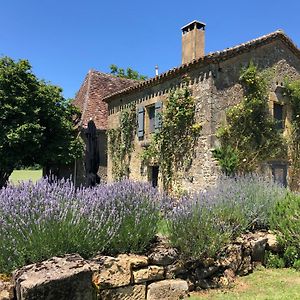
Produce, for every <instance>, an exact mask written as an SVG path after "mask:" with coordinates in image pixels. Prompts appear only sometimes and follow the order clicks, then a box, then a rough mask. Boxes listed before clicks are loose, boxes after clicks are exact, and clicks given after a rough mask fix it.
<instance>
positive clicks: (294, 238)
mask: <svg viewBox="0 0 300 300" xmlns="http://www.w3.org/2000/svg"><path fill="white" fill-rule="evenodd" d="M271 227H272V229H273V230H276V231H277V238H278V242H279V244H280V246H281V247H282V248H283V249H284V254H283V259H284V261H285V264H286V266H293V264H294V262H295V261H297V260H298V259H299V257H300V195H296V194H292V193H289V194H288V195H287V196H286V197H285V198H284V200H283V201H279V202H278V203H277V204H276V206H275V208H274V210H273V213H272V215H271Z"/></svg>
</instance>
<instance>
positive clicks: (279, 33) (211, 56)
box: [103, 29, 300, 102]
mask: <svg viewBox="0 0 300 300" xmlns="http://www.w3.org/2000/svg"><path fill="white" fill-rule="evenodd" d="M275 38H280V39H282V41H284V42H285V43H286V44H287V45H288V46H289V47H290V48H291V49H292V50H293V51H294V52H296V54H297V55H299V57H300V50H299V49H298V47H297V46H296V45H295V44H294V42H293V41H292V40H291V39H290V38H289V37H288V36H287V35H286V34H285V32H284V31H283V30H282V29H278V30H276V31H273V32H271V33H268V34H265V35H262V36H260V37H258V38H255V39H251V40H249V41H247V42H245V43H241V44H238V45H235V46H233V47H229V48H225V49H224V50H220V51H215V52H210V53H208V54H206V55H205V56H203V57H200V58H198V59H194V60H192V61H190V62H188V63H185V64H182V65H180V66H178V67H174V68H172V69H169V70H168V71H166V72H164V73H162V74H160V75H158V76H155V77H152V78H149V79H147V80H145V81H143V82H139V83H138V84H136V85H133V86H130V87H127V88H125V89H123V90H120V91H118V92H114V93H112V94H110V95H108V96H106V97H104V98H103V101H106V102H107V100H108V99H110V98H113V97H114V96H117V95H122V94H126V93H130V92H131V91H134V90H137V89H139V88H142V87H144V86H150V85H151V84H153V83H155V82H159V81H160V80H163V79H165V78H169V77H170V76H172V75H174V74H177V73H179V72H181V71H183V70H185V69H187V68H189V67H191V66H194V65H197V64H201V63H204V62H206V61H207V62H208V63H209V62H211V61H213V60H215V59H226V58H227V57H230V55H233V54H236V53H238V52H239V51H243V50H245V49H246V50H247V49H248V47H251V48H252V47H255V46H259V45H261V44H263V43H266V42H269V41H270V42H271V41H273V40H274V39H275Z"/></svg>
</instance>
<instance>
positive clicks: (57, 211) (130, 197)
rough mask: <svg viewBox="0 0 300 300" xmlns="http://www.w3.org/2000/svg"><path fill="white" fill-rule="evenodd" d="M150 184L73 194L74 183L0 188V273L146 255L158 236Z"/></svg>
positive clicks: (124, 184) (156, 209) (154, 194)
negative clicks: (69, 260) (46, 262)
mask: <svg viewBox="0 0 300 300" xmlns="http://www.w3.org/2000/svg"><path fill="white" fill-rule="evenodd" d="M158 198H159V196H158V194H157V192H156V190H154V189H152V188H151V187H150V186H149V185H147V184H142V183H134V182H129V181H123V182H119V183H115V184H112V185H101V186H98V187H97V188H93V189H91V188H80V189H78V190H75V188H74V186H73V184H72V183H71V182H70V181H56V182H53V183H52V184H50V183H49V182H48V181H47V180H41V181H40V182H37V183H36V184H32V183H21V184H20V185H18V186H8V187H6V188H3V189H2V190H0V272H9V271H11V270H12V269H14V268H17V267H20V266H22V265H24V264H27V263H31V262H36V261H40V260H43V259H46V258H49V257H51V256H54V255H63V254H65V253H74V252H76V253H79V254H81V255H82V256H83V257H90V256H92V255H94V254H95V253H97V252H105V253H108V254H111V253H116V252H120V251H125V250H126V251H142V250H143V249H144V248H145V247H146V246H147V244H148V243H149V241H150V240H151V238H153V236H154V234H155V232H156V224H157V222H156V218H157V219H158V218H159V202H158Z"/></svg>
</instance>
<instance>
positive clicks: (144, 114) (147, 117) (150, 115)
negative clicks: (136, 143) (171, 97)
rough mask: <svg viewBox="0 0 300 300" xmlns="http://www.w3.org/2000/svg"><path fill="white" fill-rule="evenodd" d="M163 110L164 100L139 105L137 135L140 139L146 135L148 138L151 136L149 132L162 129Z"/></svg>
mask: <svg viewBox="0 0 300 300" xmlns="http://www.w3.org/2000/svg"><path fill="white" fill-rule="evenodd" d="M161 110H162V102H160V101H158V102H156V103H155V104H152V105H149V106H146V107H138V110H137V115H138V120H137V121H138V130H137V135H138V138H139V140H143V139H144V135H146V138H149V136H148V134H151V133H154V132H156V131H158V130H160V128H161V125H162V120H161Z"/></svg>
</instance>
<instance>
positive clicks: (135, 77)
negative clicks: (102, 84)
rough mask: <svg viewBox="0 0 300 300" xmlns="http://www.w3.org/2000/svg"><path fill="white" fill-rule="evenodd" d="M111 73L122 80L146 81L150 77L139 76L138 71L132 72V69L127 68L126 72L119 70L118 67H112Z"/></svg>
mask: <svg viewBox="0 0 300 300" xmlns="http://www.w3.org/2000/svg"><path fill="white" fill-rule="evenodd" d="M110 73H111V74H113V75H115V76H117V77H122V78H128V79H133V80H146V79H147V78H148V77H147V76H145V75H141V74H139V73H138V72H137V71H134V70H132V69H131V68H127V69H126V72H125V70H124V69H122V68H119V67H118V66H116V65H110Z"/></svg>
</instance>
